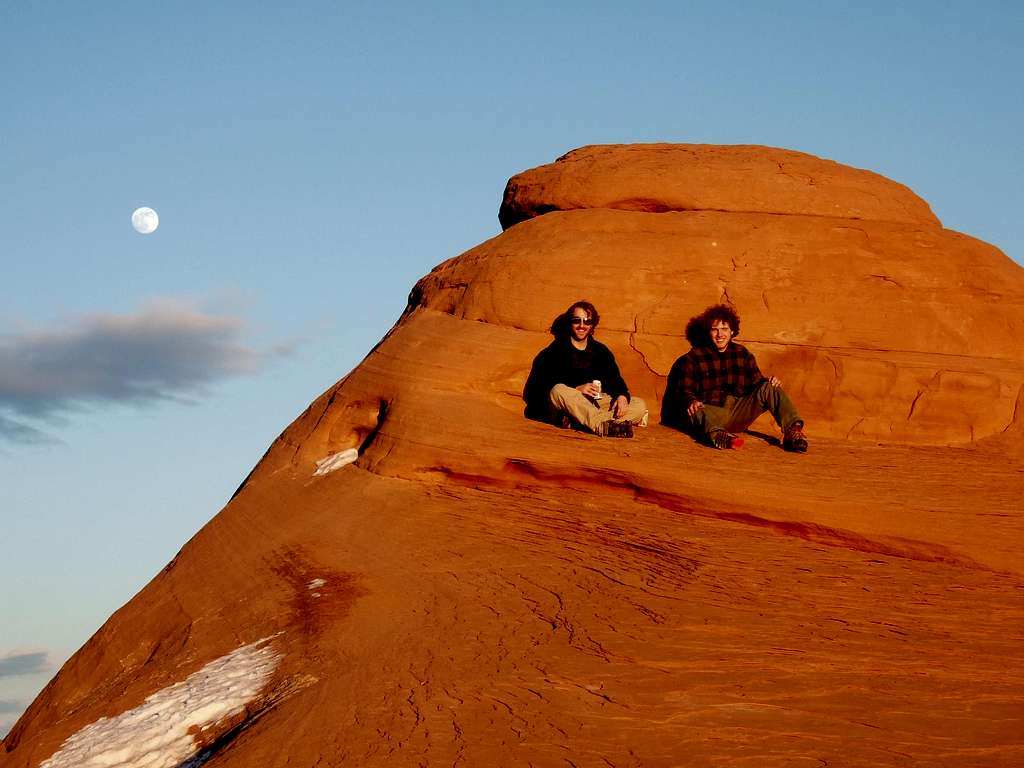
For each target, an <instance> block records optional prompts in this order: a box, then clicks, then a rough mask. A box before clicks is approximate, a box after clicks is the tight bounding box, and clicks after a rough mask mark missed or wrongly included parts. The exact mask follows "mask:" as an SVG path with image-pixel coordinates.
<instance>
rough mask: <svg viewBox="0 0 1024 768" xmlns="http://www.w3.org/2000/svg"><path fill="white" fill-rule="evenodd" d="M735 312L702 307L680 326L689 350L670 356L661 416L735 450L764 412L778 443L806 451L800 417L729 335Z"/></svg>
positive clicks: (736, 326)
mask: <svg viewBox="0 0 1024 768" xmlns="http://www.w3.org/2000/svg"><path fill="white" fill-rule="evenodd" d="M739 332H740V318H739V315H737V314H736V312H735V311H734V310H733V309H732V307H729V306H728V305H726V304H716V305H714V306H711V307H708V308H707V309H705V310H704V311H703V312H702V313H701V314H699V315H698V316H697V317H695V318H693V319H691V320H690V322H689V323H687V326H686V338H687V340H688V341H689V342H690V345H691V347H692V348H691V349H690V351H689V352H687V353H686V354H685V355H683V356H682V357H680V358H679V359H678V360H676V362H675V364H674V365H673V366H672V370H671V372H670V373H669V375H668V385H667V387H666V390H665V397H664V399H663V401H662V410H661V420H662V422H664V423H666V424H669V425H671V426H675V427H678V428H680V429H683V430H685V431H688V432H692V433H695V434H696V435H697V436H698V437H701V438H704V439H705V440H707V441H708V442H709V443H710V444H711V445H713V446H714V447H716V448H739V447H740V446H741V445H742V444H743V438H741V437H739V436H737V435H736V434H735V433H736V432H742V431H743V430H745V429H746V428H747V427H749V426H750V425H751V423H753V421H754V419H756V418H757V417H758V416H760V415H761V414H762V413H764V412H765V411H769V412H770V413H771V414H772V416H773V417H774V418H775V422H776V423H777V424H778V425H779V426H780V427H781V428H782V435H783V436H782V447H783V448H785V449H786V450H787V451H795V452H798V453H803V452H805V451H806V450H807V437H806V435H804V431H803V426H804V422H803V419H801V418H800V414H799V413H798V412H797V409H796V406H794V405H793V402H792V401H791V400H790V399H789V397H788V396H787V395H786V393H785V392H784V391H783V389H782V382H780V381H779V380H778V379H777V378H775V377H774V376H767V377H766V376H765V375H764V374H762V373H761V370H760V368H758V367H757V360H755V359H754V355H753V354H752V353H751V352H750V351H749V350H748V349H747V348H746V347H744V346H742V345H741V344H737V343H736V342H735V341H733V339H734V338H735V337H736V336H737V335H738V334H739Z"/></svg>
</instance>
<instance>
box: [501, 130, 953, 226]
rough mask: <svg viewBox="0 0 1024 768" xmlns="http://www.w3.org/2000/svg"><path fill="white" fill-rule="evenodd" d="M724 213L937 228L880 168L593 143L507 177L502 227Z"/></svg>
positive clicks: (711, 149)
mask: <svg viewBox="0 0 1024 768" xmlns="http://www.w3.org/2000/svg"><path fill="white" fill-rule="evenodd" d="M581 208H611V209H615V210H623V211H645V212H653V213H664V212H666V211H724V212H730V213H774V214H785V215H799V216H826V217H830V218H841V219H867V220H870V221H891V222H901V223H905V224H916V225H919V226H924V227H938V226H940V223H939V220H938V219H937V218H935V214H933V213H932V211H931V209H930V208H929V207H928V204H927V203H926V202H925V201H924V200H922V199H921V198H919V197H918V196H917V195H915V194H914V193H913V192H911V191H910V190H909V189H907V188H906V187H905V186H903V185H902V184H897V183H895V182H893V181H890V180H889V179H886V178H885V177H883V176H879V175H878V174H877V173H872V172H871V171H863V170H860V169H859V168H851V167H849V166H846V165H840V164H839V163H834V162H832V161H830V160H822V159H820V158H817V157H814V156H813V155H807V154H804V153H803V152H793V151H791V150H786V149H775V148H774V147H758V146H745V145H736V146H716V145H711V144H633V145H628V146H622V145H610V146H609V145H604V146H590V147H583V148H582V149H577V150H574V151H572V152H569V153H568V154H566V155H564V156H563V157H560V158H559V159H558V160H557V161H556V162H554V163H552V164H550V165H543V166H541V167H539V168H533V169H531V170H529V171H524V172H523V173H520V174H517V175H516V176H513V177H512V178H511V179H509V182H508V185H507V186H506V187H505V196H504V200H503V201H502V204H501V211H500V213H499V215H498V217H499V219H500V220H501V224H502V226H503V227H505V228H508V227H510V226H512V225H513V224H517V223H518V222H520V221H523V220H525V219H529V218H532V217H534V216H538V215H540V214H543V213H548V212H550V211H571V210H578V209H581Z"/></svg>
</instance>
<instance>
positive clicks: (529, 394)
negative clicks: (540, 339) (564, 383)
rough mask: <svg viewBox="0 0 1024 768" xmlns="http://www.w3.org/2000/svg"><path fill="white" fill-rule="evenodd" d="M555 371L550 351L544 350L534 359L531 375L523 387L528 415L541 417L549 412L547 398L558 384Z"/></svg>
mask: <svg viewBox="0 0 1024 768" xmlns="http://www.w3.org/2000/svg"><path fill="white" fill-rule="evenodd" d="M554 379H555V371H554V368H553V365H552V361H551V355H550V352H549V349H547V348H545V349H542V350H541V351H540V352H538V353H537V356H536V357H535V358H533V366H532V367H531V368H530V375H529V376H527V378H526V384H524V385H523V400H525V401H526V412H527V415H539V414H543V413H546V412H547V397H548V393H549V392H550V391H551V388H552V387H553V386H555V384H557V383H558V382H557V381H554Z"/></svg>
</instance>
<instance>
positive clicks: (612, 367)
mask: <svg viewBox="0 0 1024 768" xmlns="http://www.w3.org/2000/svg"><path fill="white" fill-rule="evenodd" d="M601 357H602V359H601V365H600V366H599V369H600V371H601V377H600V378H601V389H602V390H604V392H605V394H607V395H608V396H609V397H610V398H611V399H612V401H614V400H615V399H616V398H619V397H625V398H626V402H627V403H628V402H629V401H630V397H631V396H630V394H629V387H627V386H626V380H625V379H623V378H622V373H621V372H620V371H619V364H618V363H617V362H615V355H613V354H612V352H611V350H610V349H608V348H607V347H603V349H602V351H601Z"/></svg>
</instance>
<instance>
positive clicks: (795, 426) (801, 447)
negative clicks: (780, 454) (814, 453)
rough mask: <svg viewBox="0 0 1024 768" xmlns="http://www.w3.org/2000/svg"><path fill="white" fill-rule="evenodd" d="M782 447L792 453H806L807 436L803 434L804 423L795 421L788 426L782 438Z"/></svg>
mask: <svg viewBox="0 0 1024 768" xmlns="http://www.w3.org/2000/svg"><path fill="white" fill-rule="evenodd" d="M782 447H783V449H784V450H787V451H791V452H793V453H807V435H805V434H804V423H803V422H802V421H795V422H793V423H792V424H790V425H789V429H787V430H786V434H785V435H783V436H782Z"/></svg>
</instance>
